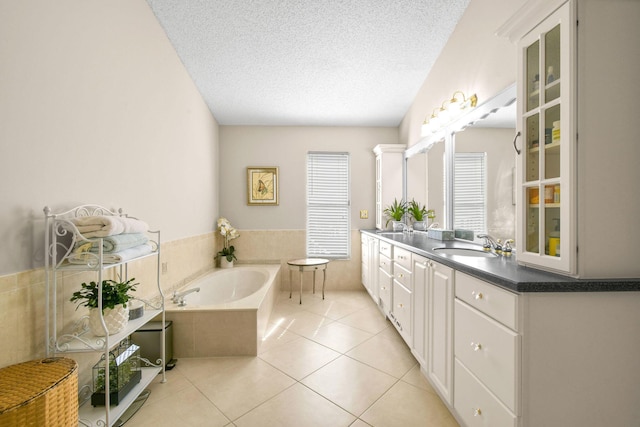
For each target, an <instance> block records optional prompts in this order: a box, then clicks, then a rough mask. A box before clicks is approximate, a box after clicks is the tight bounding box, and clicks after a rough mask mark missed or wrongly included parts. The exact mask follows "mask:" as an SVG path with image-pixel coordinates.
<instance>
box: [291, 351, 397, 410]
mask: <svg viewBox="0 0 640 427" xmlns="http://www.w3.org/2000/svg"><path fill="white" fill-rule="evenodd" d="M397 381H398V380H397V378H394V377H392V376H391V375H387V374H385V373H383V372H380V371H378V370H377V369H374V368H371V367H369V366H367V365H365V364H363V363H360V362H358V361H356V360H353V359H351V358H349V357H346V356H341V357H339V358H338V359H336V360H334V361H333V362H331V363H329V364H328V365H326V366H324V367H322V368H321V369H319V370H317V371H316V372H314V373H313V374H311V375H309V376H308V377H306V378H305V379H303V380H302V381H301V382H302V383H303V384H304V385H306V386H307V387H309V388H310V389H312V390H314V391H316V392H318V393H320V394H321V395H322V396H324V397H326V398H327V399H329V400H330V401H332V402H333V403H335V404H336V405H338V406H340V407H341V408H344V409H346V410H347V411H349V412H350V413H352V414H354V415H356V416H358V415H360V414H362V413H363V412H364V411H365V410H366V409H367V408H368V407H369V406H371V404H373V403H374V402H375V401H376V400H378V399H379V398H380V396H382V395H383V394H384V393H385V392H386V391H387V390H389V389H390V388H391V386H392V385H393V384H394V383H396V382H397Z"/></svg>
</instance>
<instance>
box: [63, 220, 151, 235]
mask: <svg viewBox="0 0 640 427" xmlns="http://www.w3.org/2000/svg"><path fill="white" fill-rule="evenodd" d="M71 222H72V223H73V224H74V225H75V226H76V228H77V229H78V231H79V232H80V234H82V236H83V237H85V238H87V239H89V238H92V237H107V236H115V235H118V234H129V233H144V232H146V231H148V230H149V226H148V225H147V223H146V222H144V221H141V220H139V219H135V218H127V217H124V216H109V215H94V216H80V217H77V218H72V219H71Z"/></svg>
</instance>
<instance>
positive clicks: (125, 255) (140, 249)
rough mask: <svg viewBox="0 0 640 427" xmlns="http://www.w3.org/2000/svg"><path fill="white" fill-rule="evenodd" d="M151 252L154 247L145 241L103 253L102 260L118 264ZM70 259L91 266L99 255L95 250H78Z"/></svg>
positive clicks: (75, 262)
mask: <svg viewBox="0 0 640 427" xmlns="http://www.w3.org/2000/svg"><path fill="white" fill-rule="evenodd" d="M151 252H153V247H152V246H151V245H150V244H148V243H144V244H142V245H138V246H134V247H132V248H128V249H124V250H121V251H119V252H112V253H104V254H102V262H103V263H104V264H116V263H118V262H124V261H128V260H130V259H134V258H138V257H141V256H144V255H148V254H150V253H151ZM68 260H69V262H70V263H71V264H86V265H89V266H91V265H97V263H98V256H97V254H96V253H93V252H76V253H73V254H71V255H70V256H69V258H68Z"/></svg>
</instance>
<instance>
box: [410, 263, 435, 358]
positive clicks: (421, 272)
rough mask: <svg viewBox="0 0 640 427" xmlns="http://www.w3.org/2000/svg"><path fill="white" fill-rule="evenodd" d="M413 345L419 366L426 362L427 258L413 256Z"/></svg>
mask: <svg viewBox="0 0 640 427" xmlns="http://www.w3.org/2000/svg"><path fill="white" fill-rule="evenodd" d="M411 262H412V264H413V268H412V270H411V275H412V277H413V345H412V346H411V353H412V354H413V356H414V357H415V358H416V360H417V361H418V363H420V366H426V362H427V302H428V301H427V285H428V284H429V273H430V272H431V270H430V269H429V263H430V262H431V261H430V260H429V259H428V258H425V257H423V256H420V255H416V254H413V257H412V259H411Z"/></svg>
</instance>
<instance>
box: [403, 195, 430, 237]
mask: <svg viewBox="0 0 640 427" xmlns="http://www.w3.org/2000/svg"><path fill="white" fill-rule="evenodd" d="M407 212H408V213H409V216H411V218H413V220H414V223H413V229H414V230H421V231H425V230H426V229H427V218H428V219H433V218H435V217H436V213H435V211H434V210H433V209H428V210H427V207H426V206H425V205H420V203H418V202H416V201H415V199H411V202H409V205H408V206H407Z"/></svg>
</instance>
